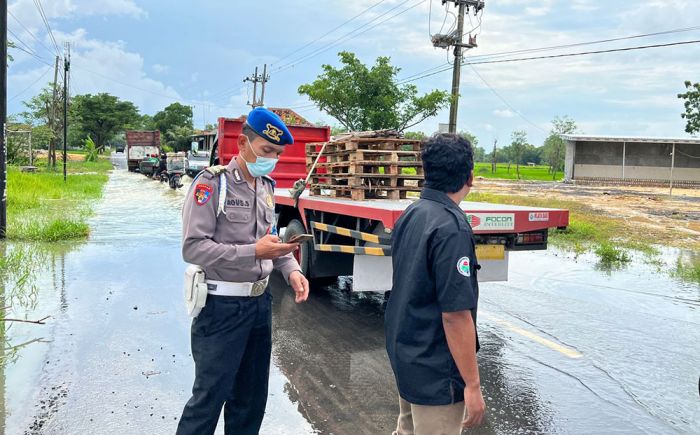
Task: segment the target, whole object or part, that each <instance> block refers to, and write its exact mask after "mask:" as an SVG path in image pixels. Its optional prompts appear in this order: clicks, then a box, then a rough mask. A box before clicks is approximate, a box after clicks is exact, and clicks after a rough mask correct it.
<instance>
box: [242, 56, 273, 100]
mask: <svg viewBox="0 0 700 435" xmlns="http://www.w3.org/2000/svg"><path fill="white" fill-rule="evenodd" d="M269 80H270V76H269V75H268V74H267V64H265V65H264V66H263V73H262V75H259V74H258V67H257V66H256V67H255V74H253V75H252V76H250V77H246V78H244V79H243V83H245V82H252V83H253V102H252V103H251V102H250V101H248V105H249V106H251V107H252V108H256V107H260V106H263V105H264V103H265V84H266V83H267V82H268V81H269ZM258 83H261V84H262V90H261V92H260V100H258Z"/></svg>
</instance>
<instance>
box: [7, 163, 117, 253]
mask: <svg viewBox="0 0 700 435" xmlns="http://www.w3.org/2000/svg"><path fill="white" fill-rule="evenodd" d="M36 166H38V167H39V171H38V172H36V173H24V172H20V170H19V168H17V167H13V166H8V172H7V238H8V240H13V241H41V242H56V241H61V240H75V239H84V238H87V236H88V234H89V233H90V228H89V226H88V224H87V222H86V221H87V217H88V216H89V215H90V213H91V212H92V209H91V205H92V203H93V202H94V201H95V200H97V199H99V198H100V197H101V196H102V188H103V186H104V184H105V183H106V182H107V178H108V176H107V173H108V172H109V171H110V170H111V169H112V164H111V163H110V162H109V160H106V159H100V160H98V161H96V162H90V163H88V162H76V161H72V162H69V163H68V173H69V176H68V181H67V182H66V183H64V182H63V172H62V166H60V167H59V168H57V169H58V170H57V171H56V172H54V171H50V170H48V169H47V168H46V161H41V160H40V161H38V162H37V163H36Z"/></svg>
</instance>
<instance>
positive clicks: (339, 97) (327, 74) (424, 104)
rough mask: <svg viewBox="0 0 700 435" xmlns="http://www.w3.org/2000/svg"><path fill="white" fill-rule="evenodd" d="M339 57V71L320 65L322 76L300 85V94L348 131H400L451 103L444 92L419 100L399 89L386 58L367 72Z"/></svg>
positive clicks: (411, 90)
mask: <svg viewBox="0 0 700 435" xmlns="http://www.w3.org/2000/svg"><path fill="white" fill-rule="evenodd" d="M338 56H339V57H340V62H341V63H342V64H343V67H342V68H338V69H336V68H334V67H332V66H331V65H323V73H322V74H321V75H319V76H318V77H317V79H316V80H315V81H314V82H313V83H309V84H305V85H301V86H300V87H299V93H300V94H302V95H306V96H308V98H309V99H310V100H311V101H313V102H314V103H315V104H316V105H317V106H318V108H319V109H321V110H323V111H325V112H326V113H328V114H329V115H331V116H332V117H334V118H335V119H337V120H338V122H340V123H341V124H342V125H343V126H344V127H345V128H347V129H349V130H354V131H358V130H382V129H395V130H398V131H403V130H406V129H407V128H410V127H412V126H414V125H416V124H418V123H420V122H421V121H423V120H425V119H427V118H429V117H431V116H434V115H435V114H437V112H438V111H439V110H441V109H442V108H444V107H447V105H448V104H449V103H450V101H451V97H450V95H449V94H448V93H447V92H445V91H438V90H434V91H432V92H430V93H428V94H425V95H423V96H418V88H417V87H416V86H415V85H412V84H405V85H399V84H398V82H397V79H396V76H397V74H398V73H399V71H400V68H396V67H393V66H391V64H390V63H389V61H390V59H389V58H388V57H384V56H382V57H378V58H377V60H376V63H375V65H374V66H373V67H372V68H371V69H370V68H368V67H367V66H366V65H364V64H363V63H362V62H360V60H359V59H358V58H357V57H356V56H355V54H353V53H349V52H346V51H343V52H340V53H338Z"/></svg>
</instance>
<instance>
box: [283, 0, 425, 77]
mask: <svg viewBox="0 0 700 435" xmlns="http://www.w3.org/2000/svg"><path fill="white" fill-rule="evenodd" d="M426 1H428V0H421V1H419V2H418V3H416V4H414V5H413V6H410V7H408V8H406V9H404V10H403V11H401V12H399V13H397V14H395V15H392V16H390V17H389V18H387V19H385V20H382V21H380V22H379V23H377V24H375V25H373V26H371V27H368V28H366V29H364V30H362V29H363V28H365V27H367V26H368V25H370V24H372V23H373V22H375V21H377V20H378V19H380V18H382V17H384V16H386V15H388V14H389V13H391V12H393V11H395V10H396V9H399V8H400V7H402V6H404V5H405V4H406V3H408V1H404V2H401V3H400V4H399V5H397V6H394V7H393V8H391V9H389V10H388V11H386V12H384V13H383V14H381V15H379V16H377V17H376V18H374V19H373V20H371V21H369V22H367V23H365V24H363V25H362V26H360V27H358V28H356V29H354V30H352V31H350V32H348V33H346V34H345V35H343V36H341V37H340V38H338V39H336V40H335V41H333V42H331V43H330V44H328V45H326V46H324V47H322V48H320V49H318V50H316V51H314V52H312V53H309V54H307V55H305V56H302V57H300V58H298V59H296V60H294V61H292V62H290V63H288V64H286V65H282V66H281V67H279V68H277V69H276V70H274V71H273V72H280V71H284V70H286V69H289V68H292V67H294V66H296V65H298V64H300V63H302V62H304V61H306V60H307V59H310V58H312V57H314V56H316V55H318V54H321V53H324V52H326V51H328V50H329V49H331V48H333V47H334V46H336V45H338V44H341V43H343V42H347V41H349V40H351V39H354V38H356V37H358V36H360V35H362V34H364V33H366V32H368V31H370V30H372V29H374V28H375V27H378V26H379V25H381V24H384V23H386V22H387V21H390V20H392V19H394V18H396V17H398V16H399V15H402V14H405V13H406V12H408V11H410V10H411V9H414V8H416V7H418V6H420V5H421V4H423V3H425V2H426ZM360 30H362V31H361V32H359V31H360ZM358 32H359V33H358Z"/></svg>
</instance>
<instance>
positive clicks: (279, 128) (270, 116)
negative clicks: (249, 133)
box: [246, 107, 294, 145]
mask: <svg viewBox="0 0 700 435" xmlns="http://www.w3.org/2000/svg"><path fill="white" fill-rule="evenodd" d="M246 123H247V124H248V125H249V126H250V128H252V129H253V131H255V132H256V133H257V134H258V135H259V136H260V137H262V138H263V139H265V140H267V141H268V142H270V143H273V144H275V145H291V144H293V143H294V138H293V137H292V134H291V133H290V132H289V129H288V128H287V126H286V125H284V122H283V121H282V119H281V118H280V117H279V116H277V114H276V113H273V112H271V111H269V110H267V109H264V108H262V107H256V108H255V109H253V110H251V111H250V113H249V114H248V119H247V120H246Z"/></svg>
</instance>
